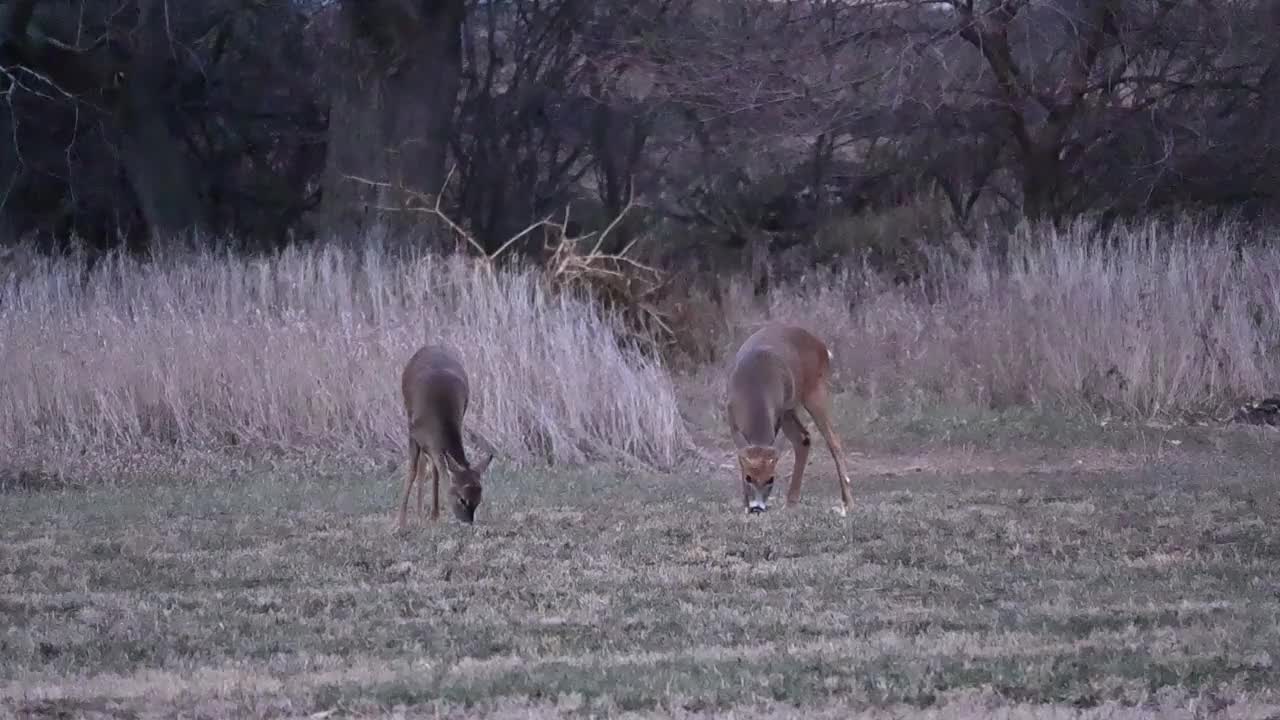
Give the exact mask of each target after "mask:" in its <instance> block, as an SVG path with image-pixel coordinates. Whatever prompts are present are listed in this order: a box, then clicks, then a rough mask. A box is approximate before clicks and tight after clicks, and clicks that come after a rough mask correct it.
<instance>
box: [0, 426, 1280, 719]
mask: <svg viewBox="0 0 1280 720" xmlns="http://www.w3.org/2000/svg"><path fill="white" fill-rule="evenodd" d="M816 451H817V452H815V453H814V455H815V460H816V461H817V464H816V465H815V466H814V468H813V470H811V471H810V475H809V477H808V478H807V482H806V485H805V500H804V503H803V505H802V506H801V507H800V508H796V509H792V510H789V511H788V510H783V509H781V508H775V509H774V510H772V511H771V512H770V513H768V514H767V515H765V516H759V517H747V516H745V515H744V514H742V513H741V511H740V509H739V508H738V506H737V504H736V497H735V494H734V490H735V487H734V486H733V483H732V478H731V476H730V475H729V474H728V471H727V470H714V471H709V470H705V469H689V470H686V471H683V472H681V473H679V474H674V475H666V476H657V475H648V474H620V473H618V472H616V471H611V470H607V469H602V470H578V471H565V472H545V471H543V472H537V473H516V472H514V471H513V470H511V469H510V468H499V467H497V466H495V470H494V476H493V477H492V479H491V480H490V481H489V483H488V485H487V491H486V502H485V504H484V505H483V506H482V507H481V510H480V513H479V517H480V520H479V524H478V525H477V526H475V527H472V528H466V527H463V526H460V525H458V524H456V523H454V522H452V521H449V522H442V523H440V524H438V525H434V526H432V525H430V524H429V523H427V524H417V525H415V526H414V527H413V529H412V530H411V531H410V532H409V533H408V534H406V535H404V536H396V535H393V534H392V533H391V532H390V527H391V508H392V504H393V497H394V494H395V491H396V483H397V482H398V479H393V478H392V477H391V476H389V475H387V473H386V471H385V470H378V471H372V472H370V471H358V472H356V471H353V472H342V471H338V470H334V469H332V468H331V469H329V470H328V471H326V472H321V473H317V472H312V471H310V470H308V467H309V466H308V465H304V464H299V465H289V464H286V463H280V464H277V465H276V466H275V469H274V470H273V471H272V472H269V473H261V472H260V473H253V474H251V473H243V474H244V476H245V477H246V478H248V479H239V480H235V481H233V482H231V481H227V480H226V478H230V477H233V476H235V475H236V473H235V472H233V471H231V470H227V471H226V473H225V477H224V478H222V479H220V478H219V477H218V476H217V475H211V476H209V477H204V476H200V477H194V479H193V478H184V477H171V478H168V479H152V480H149V481H139V482H132V483H122V484H119V485H116V486H96V485H94V486H89V487H82V488H79V489H77V488H74V487H72V488H70V489H62V490H52V491H40V492H37V491H31V490H15V491H11V492H9V493H6V494H2V495H0V517H2V518H3V523H0V627H3V630H2V631H0V715H8V714H17V715H18V716H22V717H37V718H45V717H48V718H52V717H84V716H95V715H96V716H108V717H141V716H148V717H150V716H155V717H169V716H176V715H182V716H186V717H248V718H259V717H262V718H265V717H279V716H288V717H296V716H304V717H305V716H307V715H310V714H313V713H325V712H328V711H333V714H332V716H344V717H345V716H353V715H355V716H378V715H382V714H385V713H388V712H391V711H393V710H394V709H395V708H396V707H398V706H407V707H408V708H409V709H411V710H412V714H415V715H434V714H436V713H437V712H438V713H441V714H446V715H453V716H458V717H462V716H464V715H465V716H474V715H475V714H490V715H495V716H509V717H516V716H520V717H528V716H554V715H560V714H584V715H586V714H594V715H600V714H615V713H619V712H622V711H636V712H639V713H642V714H646V713H654V714H659V715H666V714H671V713H677V714H679V713H694V714H697V713H706V714H723V713H726V712H729V711H733V712H735V713H737V714H739V715H748V716H750V715H756V714H759V715H774V716H786V715H790V716H805V717H813V716H824V715H826V716H833V717H848V716H850V715H851V714H854V713H859V712H860V713H864V714H865V715H866V716H869V717H870V716H875V717H879V716H881V715H880V713H883V716H884V717H900V716H902V715H907V714H911V713H912V711H922V712H923V711H925V710H928V711H932V712H937V713H940V714H939V716H940V717H961V716H982V715H986V714H988V713H989V712H991V711H993V710H994V709H996V708H1005V709H1008V710H1010V712H1013V713H1014V715H1018V714H1019V713H1021V714H1022V716H1026V717H1039V716H1045V717H1048V716H1050V715H1051V714H1052V713H1054V712H1062V713H1065V714H1067V715H1070V714H1072V713H1077V712H1079V713H1088V712H1091V711H1098V712H1101V711H1103V710H1107V711H1108V712H1111V711H1114V712H1116V713H1118V715H1115V716H1117V717H1127V716H1134V717H1137V716H1151V717H1157V716H1169V714H1170V713H1175V712H1176V713H1183V714H1186V716H1187V717H1190V716H1191V714H1190V713H1192V712H1193V711H1197V710H1196V709H1197V708H1199V710H1198V711H1203V710H1204V709H1205V708H1215V707H1216V708H1219V709H1221V708H1225V707H1231V708H1232V709H1233V712H1236V713H1242V714H1243V715H1245V716H1256V717H1266V716H1267V713H1278V712H1280V696H1278V695H1277V693H1276V692H1275V691H1274V690H1273V688H1277V687H1280V667H1277V665H1276V663H1277V660H1278V658H1277V657H1276V654H1277V653H1278V652H1280V650H1277V648H1280V485H1278V484H1277V483H1276V474H1275V471H1274V470H1270V469H1267V470H1262V471H1260V470H1258V468H1272V467H1275V465H1274V464H1272V465H1269V466H1268V465H1265V464H1253V463H1247V462H1244V461H1243V460H1242V459H1231V458H1230V457H1229V456H1223V455H1209V454H1204V453H1200V454H1197V455H1187V456H1186V457H1181V458H1179V459H1177V460H1176V461H1175V460H1174V459H1172V458H1167V459H1166V460H1165V461H1162V462H1156V461H1154V460H1151V459H1149V458H1148V459H1142V458H1137V459H1136V460H1135V462H1132V463H1129V464H1127V465H1125V464H1114V466H1113V467H1107V466H1106V464H1105V463H1103V464H1096V463H1095V464H1094V465H1090V466H1085V467H1086V469H1083V470H1082V469H1079V467H1076V468H1075V469H1072V463H1070V462H1063V463H1059V464H1058V465H1057V466H1052V464H1051V465H1050V466H1047V467H1041V468H1039V469H1032V468H1029V467H1026V466H1018V465H1016V464H1014V463H1012V462H1010V465H1009V468H1008V469H999V468H996V469H991V468H987V469H978V470H972V468H970V469H969V470H965V468H963V467H962V466H960V465H955V464H954V463H953V464H951V465H948V461H939V462H938V463H935V464H934V465H933V466H930V467H927V468H926V469H924V470H921V471H919V472H912V471H910V469H908V468H903V470H902V472H888V471H883V470H884V468H885V467H888V466H890V465H892V462H893V461H892V459H891V458H888V459H886V458H880V459H878V460H875V459H874V458H863V459H862V460H861V461H859V460H855V461H854V466H855V467H858V466H859V465H860V464H861V465H862V467H863V468H864V470H865V469H866V468H870V467H872V466H873V465H874V466H875V467H879V468H881V471H877V472H861V473H859V474H858V475H857V478H856V480H855V487H856V490H857V499H858V506H857V510H856V512H855V513H853V514H851V516H850V517H849V518H847V519H843V520H842V519H840V518H839V517H837V516H836V515H835V514H833V513H831V512H830V511H829V509H828V508H830V506H831V505H833V504H834V502H835V500H836V497H837V495H836V488H835V483H834V482H833V480H832V478H831V470H830V464H829V458H826V459H825V460H824V459H821V458H818V457H817V456H818V455H819V454H820V453H825V452H826V448H825V446H823V445H822V444H821V443H819V444H818V446H817V447H816ZM1269 459H1273V458H1269ZM872 460H875V462H874V463H873V462H871V461H872ZM877 463H878V464H877ZM787 467H789V465H788V464H787V463H786V462H785V461H784V470H785V468H787ZM1250 714H1252V715H1250ZM1053 716H1054V717H1058V716H1059V715H1053Z"/></svg>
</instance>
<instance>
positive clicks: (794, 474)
mask: <svg viewBox="0 0 1280 720" xmlns="http://www.w3.org/2000/svg"><path fill="white" fill-rule="evenodd" d="M782 433H783V434H784V435H786V436H787V439H788V440H790V441H791V449H792V450H794V451H795V466H794V467H793V468H792V469H791V484H790V485H788V486H787V506H788V507H789V506H791V505H795V504H796V503H799V502H800V483H801V481H802V480H803V479H804V467H805V464H806V463H807V462H809V446H810V445H811V444H812V441H811V440H810V439H809V431H808V430H806V429H805V427H804V423H802V422H800V416H799V415H797V414H796V411H795V410H788V411H787V413H786V414H785V415H783V416H782Z"/></svg>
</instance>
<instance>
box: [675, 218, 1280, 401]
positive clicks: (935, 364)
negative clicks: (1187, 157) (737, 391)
mask: <svg viewBox="0 0 1280 720" xmlns="http://www.w3.org/2000/svg"><path fill="white" fill-rule="evenodd" d="M1247 239H1249V238H1247V237H1246V236H1245V235H1244V234H1243V232H1242V231H1240V230H1238V229H1236V228H1233V227H1232V226H1227V225H1223V226H1213V227H1207V226H1200V225H1196V224H1193V223H1190V222H1183V223H1169V224H1159V223H1150V224H1146V225H1143V226H1140V227H1136V228H1116V229H1113V230H1111V231H1109V232H1106V233H1098V232H1097V231H1096V229H1095V228H1093V227H1090V226H1089V225H1087V224H1084V223H1081V224H1077V225H1075V226H1073V227H1071V228H1070V229H1068V230H1065V231H1063V232H1061V233H1058V232H1055V231H1053V230H1051V229H1035V230H1034V231H1033V230H1031V229H1027V228H1024V229H1023V230H1022V231H1021V232H1020V233H1018V234H1017V235H1016V236H1015V237H1013V238H1012V239H1011V240H1010V244H1011V246H1012V248H1013V250H1012V252H1011V256H1010V258H1009V260H1008V261H1007V262H998V261H997V260H996V258H995V256H994V255H993V253H991V252H989V251H987V250H983V249H979V250H977V251H964V252H961V253H959V255H953V256H950V257H941V256H939V257H937V258H935V262H934V264H933V267H932V271H931V274H930V275H929V276H927V277H926V278H925V279H924V281H923V282H922V283H920V284H917V285H912V286H895V285H892V284H888V283H886V282H885V281H883V280H881V279H879V278H878V277H876V276H874V275H873V274H871V273H868V272H866V271H864V270H861V269H857V268H853V269H848V270H845V271H842V272H840V273H834V274H821V273H815V274H812V275H811V276H810V277H808V278H806V279H804V280H801V281H799V282H796V283H793V284H790V285H786V286H782V287H779V288H776V289H775V290H774V291H773V292H772V293H770V294H769V295H768V296H766V297H765V298H763V299H757V298H753V297H752V296H751V292H750V288H749V286H748V285H747V284H746V283H745V282H742V281H739V280H732V281H729V282H727V283H725V286H724V287H723V288H722V292H721V300H720V301H719V305H720V308H721V312H719V313H716V314H715V315H713V316H712V321H711V322H709V323H708V324H707V325H706V326H704V327H702V328H700V331H699V336H700V337H701V338H704V341H703V342H704V343H707V344H709V345H711V346H712V348H713V349H715V350H719V351H720V354H721V355H722V356H723V355H725V354H726V352H725V351H731V349H732V348H733V347H736V345H735V343H737V342H741V340H742V339H743V338H744V337H745V336H746V334H747V333H748V332H749V331H750V330H751V329H752V328H754V327H755V326H756V325H757V324H758V323H759V322H761V321H762V320H763V319H765V318H781V319H789V320H795V321H798V322H803V323H805V324H807V325H809V326H811V327H813V328H815V329H817V330H819V331H820V332H821V333H822V334H823V336H824V337H826V338H828V339H829V340H830V343H831V345H832V348H833V350H834V352H835V355H836V364H837V370H838V372H839V373H840V377H839V378H838V380H839V383H840V385H841V386H842V387H843V388H845V389H846V390H849V391H852V393H853V394H852V395H851V396H850V397H848V398H846V399H845V401H844V402H845V404H846V405H853V404H856V405H858V406H859V407H860V408H861V413H862V414H864V415H869V416H871V417H872V418H875V417H883V416H893V417H906V418H918V417H920V416H922V415H926V414H929V413H931V412H935V411H936V410H937V409H938V408H951V409H954V408H971V409H977V410H980V411H988V410H995V411H1002V410H1008V409H1011V408H1024V409H1031V410H1035V411H1038V412H1043V413H1048V414H1062V415H1067V416H1074V417H1087V418H1090V419H1098V418H1108V417H1111V418H1122V419H1129V420H1151V419H1161V420H1186V419H1188V418H1204V417H1206V416H1209V417H1221V416H1223V415H1225V414H1227V411H1229V410H1230V409H1232V408H1234V406H1235V405H1237V404H1238V403H1240V402H1241V401H1243V400H1244V399H1246V398H1257V397H1260V396H1263V395H1273V394H1277V393H1280V246H1275V245H1274V244H1273V245H1272V246H1270V247H1267V246H1265V245H1264V246H1256V245H1255V246H1248V245H1247V244H1246V243H1245V242H1244V241H1245V240H1247ZM715 372H716V373H717V375H716V376H715V377H713V378H712V379H711V381H710V383H707V382H705V381H704V383H703V384H712V385H714V383H715V382H718V381H719V374H722V373H719V368H716V369H715ZM713 394H714V393H713Z"/></svg>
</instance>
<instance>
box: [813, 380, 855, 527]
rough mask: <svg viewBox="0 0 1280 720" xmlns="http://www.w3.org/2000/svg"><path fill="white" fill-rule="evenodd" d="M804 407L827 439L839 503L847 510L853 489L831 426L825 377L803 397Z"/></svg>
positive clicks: (838, 443) (837, 439) (851, 499)
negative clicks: (837, 488)
mask: <svg viewBox="0 0 1280 720" xmlns="http://www.w3.org/2000/svg"><path fill="white" fill-rule="evenodd" d="M804 407H805V409H806V410H808V411H809V416H810V417H812V418H813V422H814V424H815V425H817V426H818V432H820V433H822V439H823V440H826V441H827V449H828V450H830V451H831V458H832V459H833V460H835V461H836V475H837V476H838V477H837V482H838V483H839V485H840V503H841V506H842V509H843V511H844V512H848V511H849V508H850V507H851V506H852V505H853V490H852V489H851V488H850V486H849V473H848V471H846V470H845V466H844V457H843V456H844V448H843V447H841V444H840V438H839V437H837V436H836V433H835V430H833V429H832V428H831V397H830V395H829V393H828V391H827V385H826V381H825V379H824V380H822V381H820V382H819V383H818V385H817V387H815V388H814V389H813V391H812V392H810V393H809V395H808V396H807V397H805V398H804Z"/></svg>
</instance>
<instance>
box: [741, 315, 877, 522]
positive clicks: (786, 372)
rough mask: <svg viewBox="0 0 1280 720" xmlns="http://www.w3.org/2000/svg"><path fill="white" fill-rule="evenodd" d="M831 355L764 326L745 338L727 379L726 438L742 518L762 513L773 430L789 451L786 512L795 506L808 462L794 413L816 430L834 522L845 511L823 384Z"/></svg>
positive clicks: (844, 482) (845, 492)
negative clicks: (829, 464) (831, 487)
mask: <svg viewBox="0 0 1280 720" xmlns="http://www.w3.org/2000/svg"><path fill="white" fill-rule="evenodd" d="M831 357H832V356H831V351H830V350H828V349H827V346H826V344H825V343H823V342H822V340H819V339H818V338H817V337H814V335H813V334H812V333H810V332H809V331H807V330H805V329H804V328H801V327H798V326H795V325H786V324H782V323H776V322H772V323H769V324H767V325H765V326H764V327H762V328H760V329H759V330H757V331H756V332H755V333H754V334H752V335H751V337H749V338H747V340H746V342H744V343H743V344H742V347H741V348H739V349H738V354H737V355H736V356H735V357H734V359H733V367H732V369H731V370H730V371H729V388H728V389H729V402H728V416H729V417H728V419H729V431H730V432H731V433H732V434H733V442H734V445H735V446H737V451H738V466H739V468H740V469H741V471H742V498H743V503H744V504H745V505H746V510H747V512H748V513H760V512H764V511H765V510H767V509H768V508H769V493H770V492H771V491H772V490H773V479H774V478H773V476H774V472H775V470H776V467H777V464H778V455H779V454H778V450H777V448H776V446H775V442H776V441H777V436H778V431H779V430H781V431H782V433H783V434H784V435H786V437H787V439H789V440H790V441H791V446H792V448H793V449H794V450H795V456H796V460H795V467H794V469H792V471H791V486H790V487H788V488H787V505H788V506H790V505H793V504H795V503H798V502H799V501H800V480H801V476H802V475H803V474H804V466H805V463H806V462H808V460H809V445H810V441H809V431H808V430H806V429H805V427H804V424H803V423H801V422H800V416H799V414H798V413H797V411H798V409H799V408H800V406H802V405H803V406H804V408H805V409H806V410H808V411H809V416H810V417H812V418H813V421H814V423H816V424H817V426H818V430H819V432H821V433H822V437H823V439H825V440H826V441H827V448H828V449H829V450H830V451H831V457H833V458H835V461H836V473H837V474H838V478H837V479H838V481H839V484H840V500H841V507H840V508H839V509H838V512H839V513H840V514H841V515H844V514H846V513H847V512H848V511H849V507H850V505H852V503H853V493H852V491H851V490H850V488H849V475H848V473H846V472H845V467H844V460H843V459H842V458H841V455H842V454H843V450H842V449H841V447H840V439H839V438H837V437H836V434H835V432H834V431H833V430H832V429H831V400H830V397H829V394H828V390H827V376H828V372H829V371H830V368H831Z"/></svg>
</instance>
